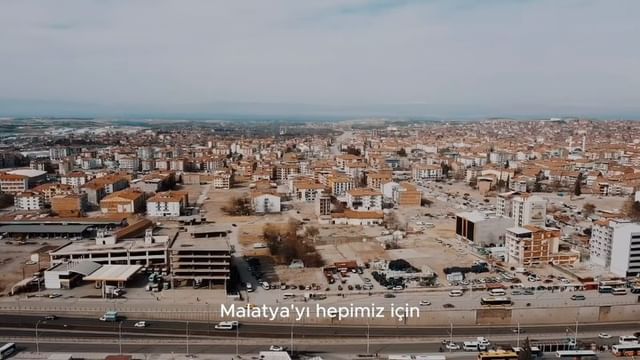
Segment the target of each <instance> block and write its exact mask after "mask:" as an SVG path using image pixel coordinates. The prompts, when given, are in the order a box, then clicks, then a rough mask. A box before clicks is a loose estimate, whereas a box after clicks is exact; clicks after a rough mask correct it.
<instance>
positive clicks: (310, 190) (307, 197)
mask: <svg viewBox="0 0 640 360" xmlns="http://www.w3.org/2000/svg"><path fill="white" fill-rule="evenodd" d="M291 187H292V189H291V190H292V193H293V197H294V198H295V199H296V200H299V201H304V202H314V201H316V199H317V198H318V196H320V195H322V194H323V193H324V186H322V184H319V183H316V182H313V181H309V180H294V181H292V186H291Z"/></svg>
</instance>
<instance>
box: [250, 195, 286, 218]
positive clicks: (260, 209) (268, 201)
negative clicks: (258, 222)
mask: <svg viewBox="0 0 640 360" xmlns="http://www.w3.org/2000/svg"><path fill="white" fill-rule="evenodd" d="M251 197H252V203H253V210H254V211H255V212H256V213H258V214H263V213H279V212H280V196H278V195H274V194H270V193H260V192H258V193H255V194H252V195H251Z"/></svg>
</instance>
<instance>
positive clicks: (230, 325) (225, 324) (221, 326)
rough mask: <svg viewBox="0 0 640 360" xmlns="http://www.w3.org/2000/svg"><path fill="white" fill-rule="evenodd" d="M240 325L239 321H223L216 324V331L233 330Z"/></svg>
mask: <svg viewBox="0 0 640 360" xmlns="http://www.w3.org/2000/svg"><path fill="white" fill-rule="evenodd" d="M238 325H240V324H239V323H238V322H237V321H222V322H219V323H217V324H216V326H214V328H215V329H216V330H233V329H235V328H237V327H238Z"/></svg>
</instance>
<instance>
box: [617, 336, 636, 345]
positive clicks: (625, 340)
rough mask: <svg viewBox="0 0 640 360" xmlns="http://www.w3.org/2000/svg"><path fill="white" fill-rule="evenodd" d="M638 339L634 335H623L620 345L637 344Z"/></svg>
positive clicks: (619, 339) (620, 338)
mask: <svg viewBox="0 0 640 360" xmlns="http://www.w3.org/2000/svg"><path fill="white" fill-rule="evenodd" d="M637 343H638V338H637V337H635V336H633V335H622V336H620V337H619V338H618V344H637Z"/></svg>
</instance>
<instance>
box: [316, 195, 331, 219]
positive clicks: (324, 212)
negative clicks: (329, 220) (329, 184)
mask: <svg viewBox="0 0 640 360" xmlns="http://www.w3.org/2000/svg"><path fill="white" fill-rule="evenodd" d="M315 212H316V215H317V216H320V217H322V216H329V215H331V195H327V194H322V195H320V196H318V197H317V198H316V201H315Z"/></svg>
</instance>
